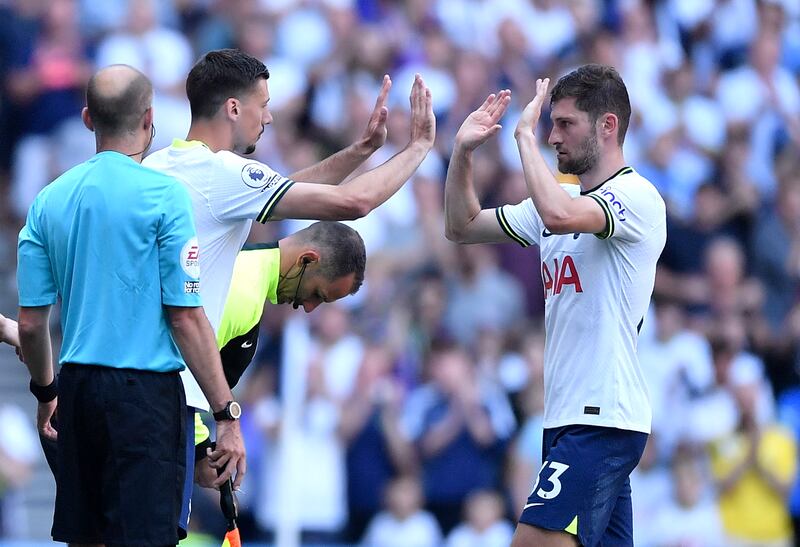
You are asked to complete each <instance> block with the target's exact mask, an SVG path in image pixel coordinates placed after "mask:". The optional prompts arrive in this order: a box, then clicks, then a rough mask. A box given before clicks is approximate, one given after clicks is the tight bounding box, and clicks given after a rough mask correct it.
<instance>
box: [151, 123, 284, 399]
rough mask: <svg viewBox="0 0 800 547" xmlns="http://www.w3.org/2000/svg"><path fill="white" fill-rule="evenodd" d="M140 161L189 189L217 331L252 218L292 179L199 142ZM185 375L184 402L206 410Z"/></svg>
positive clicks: (261, 216)
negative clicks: (234, 269) (234, 266)
mask: <svg viewBox="0 0 800 547" xmlns="http://www.w3.org/2000/svg"><path fill="white" fill-rule="evenodd" d="M142 163H143V164H144V165H146V166H147V167H150V168H151V169H156V170H157V171H161V172H162V173H166V174H168V175H170V176H172V177H174V178H176V179H178V180H179V181H180V182H182V183H183V185H184V186H185V187H186V189H187V190H189V196H190V197H191V200H192V210H193V211H194V223H195V229H196V230H197V239H198V246H199V247H200V279H201V283H200V298H201V300H202V302H203V308H204V309H205V312H206V315H207V316H208V320H209V321H210V322H211V327H212V328H213V329H214V332H215V333H216V331H217V328H218V327H219V323H220V320H221V319H222V312H223V310H224V309H225V299H226V298H227V296H228V288H229V286H230V282H231V276H232V275H233V264H234V262H235V260H236V255H237V254H238V253H239V251H240V250H241V248H242V245H244V243H245V240H246V239H247V236H248V234H249V233H250V226H251V224H252V222H253V219H255V220H257V221H258V222H266V221H267V220H268V219H269V216H270V214H271V213H272V211H273V210H274V208H275V205H276V204H277V203H278V201H280V199H281V198H282V197H283V196H284V195H285V194H286V191H287V190H288V189H289V187H291V185H292V183H293V181H292V180H290V179H287V178H285V177H283V176H281V175H279V174H278V173H276V172H275V171H273V170H272V169H270V168H269V167H268V166H266V165H264V164H263V163H260V162H258V161H255V160H252V159H248V158H243V157H241V156H238V155H236V154H234V153H233V152H227V151H220V152H212V151H211V150H210V149H209V148H208V147H207V146H205V145H204V144H203V143H201V142H199V141H191V142H186V141H183V140H180V139H175V140H174V141H173V142H172V146H169V147H167V148H163V149H161V150H159V151H157V152H154V153H153V154H151V155H149V156H148V157H147V158H145V160H144V162H142ZM182 374H183V376H182V379H183V385H184V388H185V390H186V404H188V405H189V406H193V407H196V408H200V409H203V410H208V402H207V401H206V398H205V396H204V395H203V392H202V391H201V390H200V386H199V385H198V384H197V382H196V381H195V379H194V377H193V376H192V375H191V373H190V372H189V369H188V368H187V369H186V370H184V372H183V373H182Z"/></svg>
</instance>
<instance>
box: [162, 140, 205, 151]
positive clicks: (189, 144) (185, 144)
mask: <svg viewBox="0 0 800 547" xmlns="http://www.w3.org/2000/svg"><path fill="white" fill-rule="evenodd" d="M196 146H205V147H206V148H208V145H207V144H206V143H204V142H203V141H185V140H183V139H172V148H178V149H182V150H185V149H188V148H195V147H196ZM208 149H209V150H211V149H210V148H208Z"/></svg>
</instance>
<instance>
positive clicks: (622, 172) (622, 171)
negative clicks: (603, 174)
mask: <svg viewBox="0 0 800 547" xmlns="http://www.w3.org/2000/svg"><path fill="white" fill-rule="evenodd" d="M629 173H633V167H629V166H627V165H626V166H625V167H623V168H622V169H620V170H619V171H617V172H616V173H614V174H613V175H611V176H610V177H608V178H607V179H606V180H604V181H603V182H601V183H600V184H598V185H597V186H595V187H594V188H590V189H589V190H581V195H582V196H585V195H586V194H591V193H592V192H594V191H595V190H599V189H600V187H601V186H603V185H604V184H605V183H607V182H608V181H610V180H612V179H615V178H617V177H619V176H622V175H627V174H629Z"/></svg>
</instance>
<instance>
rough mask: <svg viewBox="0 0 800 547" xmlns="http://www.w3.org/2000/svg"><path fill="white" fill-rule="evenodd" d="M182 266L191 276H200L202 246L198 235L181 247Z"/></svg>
mask: <svg viewBox="0 0 800 547" xmlns="http://www.w3.org/2000/svg"><path fill="white" fill-rule="evenodd" d="M181 268H182V269H183V272H184V273H185V274H186V275H188V276H189V277H193V278H194V279H197V278H199V277H200V247H199V246H198V245H197V238H196V237H193V238H191V239H189V241H187V242H186V243H185V244H184V246H183V248H182V249H181ZM186 292H189V291H186Z"/></svg>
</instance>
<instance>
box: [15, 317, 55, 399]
mask: <svg viewBox="0 0 800 547" xmlns="http://www.w3.org/2000/svg"><path fill="white" fill-rule="evenodd" d="M49 321H50V307H49V306H48V307H47V308H46V309H43V308H20V309H19V342H20V349H21V351H22V354H23V355H24V356H25V366H27V367H28V371H29V372H30V373H31V379H32V380H33V381H34V383H36V384H38V385H40V386H49V385H50V384H52V383H53V379H54V378H55V373H54V371H53V352H52V348H51V346H50V328H49Z"/></svg>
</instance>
